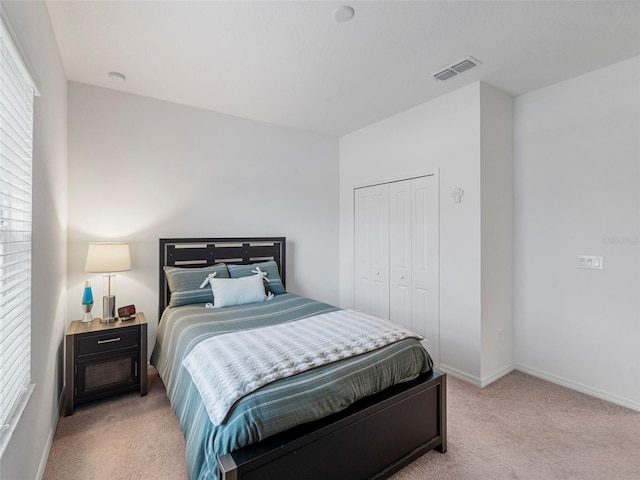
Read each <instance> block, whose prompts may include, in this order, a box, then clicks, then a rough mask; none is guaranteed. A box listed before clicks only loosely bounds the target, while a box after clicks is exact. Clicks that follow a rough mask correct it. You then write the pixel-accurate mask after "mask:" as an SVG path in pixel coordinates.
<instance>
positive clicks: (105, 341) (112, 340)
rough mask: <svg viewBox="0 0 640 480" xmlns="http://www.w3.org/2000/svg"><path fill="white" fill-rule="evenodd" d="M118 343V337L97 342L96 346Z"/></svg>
mask: <svg viewBox="0 0 640 480" xmlns="http://www.w3.org/2000/svg"><path fill="white" fill-rule="evenodd" d="M119 341H120V337H116V338H110V339H109V340H98V345H100V344H102V343H111V342H119Z"/></svg>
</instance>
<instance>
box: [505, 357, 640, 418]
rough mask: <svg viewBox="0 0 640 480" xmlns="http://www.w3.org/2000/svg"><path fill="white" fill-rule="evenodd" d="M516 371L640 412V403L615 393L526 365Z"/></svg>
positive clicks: (519, 366) (517, 367) (516, 367)
mask: <svg viewBox="0 0 640 480" xmlns="http://www.w3.org/2000/svg"><path fill="white" fill-rule="evenodd" d="M515 369H516V370H518V371H520V372H523V373H526V374H529V375H532V376H534V377H538V378H541V379H543V380H546V381H548V382H551V383H555V384H557V385H561V386H563V387H566V388H570V389H571V390H576V391H578V392H581V393H585V394H587V395H591V396H592V397H596V398H599V399H601V400H606V401H607V402H611V403H615V404H616V405H620V406H622V407H626V408H629V409H631V410H635V411H637V412H640V402H638V401H635V400H632V399H630V398H625V397H621V396H619V395H615V394H613V393H609V392H605V391H603V390H599V389H597V388H593V387H589V386H587V385H583V384H582V383H579V382H575V381H573V380H569V379H566V378H563V377H559V376H557V375H554V374H552V373H547V372H543V371H541V370H537V369H535V368H530V367H525V366H524V365H515Z"/></svg>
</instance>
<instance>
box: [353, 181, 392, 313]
mask: <svg viewBox="0 0 640 480" xmlns="http://www.w3.org/2000/svg"><path fill="white" fill-rule="evenodd" d="M354 213H355V232H354V234H355V252H354V253H355V272H354V273H355V285H354V293H355V295H354V306H355V308H356V309H357V310H361V311H363V312H366V313H369V314H371V315H376V316H378V317H382V318H389V185H388V184H385V185H375V186H373V187H366V188H358V189H356V190H355V212H354Z"/></svg>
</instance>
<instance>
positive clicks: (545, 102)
mask: <svg viewBox="0 0 640 480" xmlns="http://www.w3.org/2000/svg"><path fill="white" fill-rule="evenodd" d="M514 118H515V192H516V195H515V225H514V226H515V230H514V232H515V234H514V235H515V237H514V238H515V329H516V332H515V333H516V361H517V363H518V364H519V368H522V369H524V370H525V371H529V372H531V373H534V374H537V375H540V376H542V377H544V378H548V379H550V380H553V381H556V382H559V383H562V384H565V385H567V386H570V387H573V388H576V389H578V390H582V391H585V392H587V393H591V394H594V395H596V396H600V397H603V398H607V399H609V400H612V401H615V402H617V403H621V404H623V405H627V406H630V407H632V408H635V409H638V410H640V308H639V305H638V299H639V297H640V295H639V292H640V280H639V275H640V268H639V266H640V240H638V238H639V236H640V232H639V219H640V188H639V185H640V57H638V58H634V59H631V60H628V61H625V62H622V63H618V64H615V65H612V66H609V67H607V68H604V69H601V70H598V71H595V72H592V73H589V74H586V75H582V76H580V77H576V78H574V79H570V80H567V81H565V82H562V83H559V84H556V85H553V86H550V87H547V88H544V89H541V90H537V91H535V92H532V93H529V94H526V95H522V96H520V97H518V98H517V99H516V100H515V113H514ZM579 254H582V255H603V256H604V270H603V271H594V270H580V269H577V268H576V255H579Z"/></svg>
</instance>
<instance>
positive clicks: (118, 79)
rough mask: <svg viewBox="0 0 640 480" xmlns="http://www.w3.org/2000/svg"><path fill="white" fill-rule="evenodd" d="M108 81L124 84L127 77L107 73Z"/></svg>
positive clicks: (118, 73) (115, 73) (120, 74)
mask: <svg viewBox="0 0 640 480" xmlns="http://www.w3.org/2000/svg"><path fill="white" fill-rule="evenodd" d="M109 80H113V81H114V82H125V81H126V80H127V77H125V76H124V75H123V74H122V73H120V72H109Z"/></svg>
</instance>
